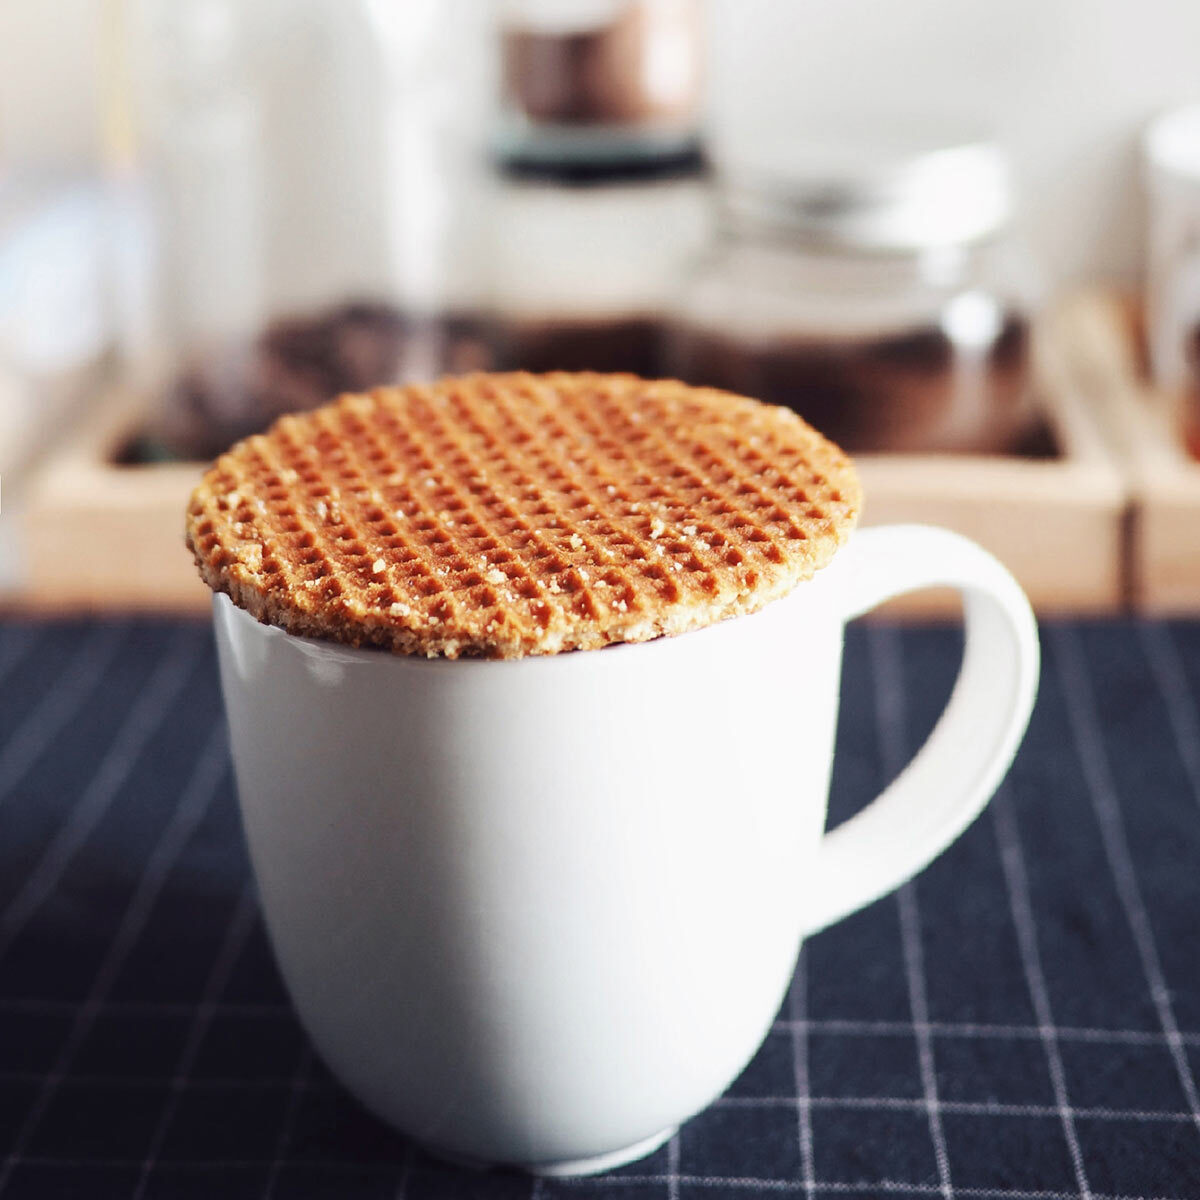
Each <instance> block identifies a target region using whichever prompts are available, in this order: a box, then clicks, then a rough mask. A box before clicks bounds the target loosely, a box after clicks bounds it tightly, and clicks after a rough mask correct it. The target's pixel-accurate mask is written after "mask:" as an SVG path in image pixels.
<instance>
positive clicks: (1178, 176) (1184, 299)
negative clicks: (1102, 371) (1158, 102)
mask: <svg viewBox="0 0 1200 1200" xmlns="http://www.w3.org/2000/svg"><path fill="white" fill-rule="evenodd" d="M1142 149H1143V157H1144V161H1145V174H1146V190H1147V193H1148V199H1149V204H1148V216H1149V222H1150V223H1149V229H1148V235H1147V239H1146V243H1147V251H1148V254H1147V279H1146V318H1147V320H1146V328H1147V340H1148V346H1149V351H1150V368H1151V371H1152V373H1153V375H1154V381H1155V382H1156V383H1157V384H1158V385H1159V387H1160V388H1162V389H1163V391H1164V392H1165V394H1166V396H1167V397H1168V400H1169V403H1170V405H1171V408H1172V412H1171V417H1172V419H1173V421H1174V423H1175V424H1176V427H1177V428H1178V429H1179V431H1180V434H1181V436H1182V439H1183V442H1184V444H1185V445H1186V447H1187V448H1188V450H1189V451H1190V452H1191V454H1192V455H1193V456H1194V457H1196V458H1198V459H1200V105H1195V104H1193V105H1189V106H1187V107H1186V108H1180V109H1175V110H1173V111H1171V112H1168V113H1164V114H1163V115H1162V116H1160V117H1158V118H1156V119H1155V120H1154V121H1153V122H1151V124H1150V126H1149V128H1148V129H1147V130H1146V135H1145V137H1144V139H1143V144H1142Z"/></svg>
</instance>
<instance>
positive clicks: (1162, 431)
mask: <svg viewBox="0 0 1200 1200" xmlns="http://www.w3.org/2000/svg"><path fill="white" fill-rule="evenodd" d="M1054 335H1055V339H1056V341H1057V342H1058V344H1059V346H1060V347H1061V350H1062V354H1063V356H1064V359H1065V361H1066V366H1067V369H1068V370H1069V372H1070V373H1071V375H1072V378H1073V380H1074V386H1075V387H1076V388H1077V389H1079V390H1081V391H1083V392H1085V393H1086V394H1087V395H1089V396H1090V397H1092V399H1093V406H1094V409H1095V412H1096V414H1097V416H1098V418H1099V420H1100V422H1101V425H1102V428H1103V430H1104V432H1105V434H1106V436H1107V438H1108V441H1109V444H1110V446H1111V448H1112V450H1113V453H1114V455H1115V456H1116V458H1117V460H1118V462H1119V464H1120V465H1121V467H1122V470H1123V471H1124V473H1125V477H1126V479H1127V480H1128V483H1129V488H1130V493H1131V496H1132V500H1133V515H1132V521H1131V527H1130V538H1131V545H1130V564H1129V577H1130V593H1131V600H1132V602H1133V604H1134V606H1135V607H1136V608H1138V609H1139V610H1141V611H1143V612H1146V613H1154V614H1160V615H1168V614H1193V615H1194V614H1196V613H1200V463H1198V462H1196V461H1195V459H1193V458H1191V457H1190V456H1189V455H1188V454H1187V451H1186V450H1185V449H1184V446H1183V441H1182V439H1181V438H1180V436H1179V434H1178V431H1177V428H1176V425H1175V421H1174V420H1173V417H1172V413H1171V403H1170V398H1169V397H1168V396H1167V395H1166V394H1164V393H1163V392H1162V391H1160V390H1158V389H1156V388H1155V387H1154V386H1153V385H1152V384H1151V383H1150V382H1149V380H1148V379H1147V377H1146V366H1145V355H1144V353H1143V350H1142V341H1143V339H1142V313H1141V307H1140V304H1139V303H1137V301H1136V300H1134V299H1131V298H1130V297H1128V296H1122V295H1119V294H1117V293H1112V292H1096V293H1089V294H1086V295H1081V296H1079V297H1076V298H1075V299H1074V300H1073V301H1072V302H1071V303H1070V304H1066V305H1064V306H1063V307H1062V308H1061V309H1060V311H1059V312H1058V314H1057V318H1056V328H1055V334H1054Z"/></svg>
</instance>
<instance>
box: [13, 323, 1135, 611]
mask: <svg viewBox="0 0 1200 1200" xmlns="http://www.w3.org/2000/svg"><path fill="white" fill-rule="evenodd" d="M1043 341H1044V339H1043ZM1037 363H1038V366H1037V370H1038V377H1039V380H1040V384H1039V387H1040V390H1041V392H1042V394H1043V395H1044V407H1045V411H1046V413H1047V416H1048V419H1049V421H1050V424H1051V426H1052V429H1053V432H1054V434H1055V437H1056V440H1057V442H1058V444H1059V445H1060V446H1061V447H1062V450H1063V453H1062V455H1061V457H1058V458H1053V459H1020V458H1009V457H1001V456H997V457H967V456H962V457H946V456H928V457H915V456H884V455H864V456H860V457H859V458H858V464H859V467H860V470H861V472H862V478H863V485H864V489H865V491H866V495H867V507H866V511H865V515H864V519H865V523H867V524H886V523H892V522H898V521H918V522H927V523H931V524H936V525H945V526H948V527H950V528H952V529H956V530H958V531H959V532H961V533H964V534H966V535H967V536H968V537H971V538H974V539H975V540H976V541H978V542H980V543H981V544H982V545H984V546H986V547H987V548H988V549H989V550H991V551H992V552H993V553H994V554H995V555H996V556H997V557H999V558H1000V559H1001V560H1002V561H1003V562H1005V563H1006V564H1007V565H1008V566H1009V567H1010V568H1011V569H1012V570H1013V572H1014V573H1015V574H1016V576H1017V578H1018V579H1020V581H1021V582H1022V584H1023V585H1024V587H1025V589H1026V591H1027V592H1028V593H1029V595H1030V598H1031V599H1032V600H1033V602H1034V604H1035V605H1036V606H1037V607H1038V608H1039V610H1041V611H1043V612H1088V613H1102V612H1109V611H1113V610H1115V609H1117V608H1119V607H1120V606H1121V604H1122V602H1123V599H1124V594H1125V583H1124V578H1123V571H1122V551H1123V539H1124V524H1125V510H1126V490H1125V487H1124V484H1123V481H1122V477H1121V474H1120V472H1119V470H1118V468H1117V466H1116V463H1115V461H1114V459H1113V457H1112V455H1111V453H1110V451H1109V449H1108V446H1107V445H1106V442H1105V439H1104V438H1103V436H1102V435H1101V433H1100V430H1099V428H1098V427H1097V425H1096V423H1095V422H1094V420H1093V419H1092V416H1091V413H1090V412H1089V410H1088V406H1087V404H1086V403H1085V402H1084V400H1083V398H1082V395H1081V393H1080V390H1079V388H1078V385H1077V383H1076V382H1075V380H1074V378H1073V377H1072V375H1071V374H1070V372H1068V371H1067V370H1066V369H1065V367H1064V363H1063V359H1062V356H1061V354H1059V353H1058V351H1057V349H1056V348H1055V347H1053V346H1050V345H1045V344H1042V345H1039V347H1038V354H1037ZM140 415H141V414H140V413H139V411H138V408H137V406H136V405H135V404H134V403H132V402H131V401H129V400H128V399H123V398H121V397H120V396H111V397H109V398H108V399H106V400H105V401H104V402H103V403H100V404H98V405H97V407H96V409H95V410H94V412H93V414H92V416H91V419H90V420H89V421H88V422H87V423H86V424H85V425H84V426H82V427H81V428H79V429H78V430H77V432H76V433H75V434H74V435H73V436H72V437H71V439H70V440H69V441H68V442H67V443H66V444H65V445H63V446H62V448H61V449H60V451H59V453H58V454H57V455H56V456H55V457H54V458H53V459H52V461H50V462H48V463H47V465H46V467H45V468H44V470H43V471H42V472H41V474H40V476H39V477H37V478H36V479H34V480H33V481H32V483H31V486H30V494H29V504H28V511H27V517H26V519H27V535H28V536H27V542H28V563H27V567H28V574H27V594H26V597H25V602H26V603H27V605H28V606H30V607H33V608H37V609H43V610H44V609H53V610H75V609H96V608H106V609H127V610H130V609H132V610H140V611H158V612H197V611H202V610H204V609H205V608H206V606H207V604H208V590H207V588H205V587H204V586H203V585H202V584H201V583H200V582H199V579H198V578H197V576H196V572H195V568H194V567H193V566H192V563H191V559H190V555H189V554H188V552H187V551H186V549H185V548H184V545H183V534H182V528H183V510H184V504H185V502H186V499H187V496H188V493H189V491H190V489H191V488H192V486H193V484H194V483H195V481H196V479H197V477H198V476H199V474H200V471H201V467H200V465H199V464H173V465H155V466H118V465H115V464H114V463H113V457H114V454H115V452H116V450H117V448H118V447H119V446H120V445H121V444H123V443H124V441H125V440H126V439H127V438H128V437H129V435H130V434H131V433H132V432H133V431H135V430H136V429H137V427H138V424H139V419H140ZM955 607H956V601H955V600H954V599H953V597H952V596H950V595H947V594H939V593H927V594H922V595H919V596H914V597H911V598H907V599H906V600H905V601H903V602H902V603H901V604H899V605H898V606H897V607H896V608H895V609H894V610H893V611H899V612H903V613H906V614H914V615H929V614H939V613H948V612H952V611H954V609H955Z"/></svg>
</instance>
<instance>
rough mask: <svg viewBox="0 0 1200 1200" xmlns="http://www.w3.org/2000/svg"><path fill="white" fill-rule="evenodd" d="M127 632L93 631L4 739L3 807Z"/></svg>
mask: <svg viewBox="0 0 1200 1200" xmlns="http://www.w3.org/2000/svg"><path fill="white" fill-rule="evenodd" d="M126 632H127V628H126V627H125V626H124V625H105V626H101V627H100V628H98V629H95V630H93V631H92V632H91V633H90V634H89V635H88V637H87V638H86V640H85V641H84V642H83V644H82V645H81V646H80V647H79V649H78V650H76V652H75V654H74V655H73V657H72V659H71V663H70V665H69V666H68V667H67V668H66V670H65V671H63V673H62V674H61V675H60V676H59V677H58V679H57V680H56V681H55V683H54V686H53V687H51V688H48V689H47V690H46V691H45V692H44V693H43V694H42V696H41V697H40V698H39V700H38V702H37V703H36V704H35V705H34V706H33V708H31V709H30V710H29V711H28V712H27V713H26V714H25V719H24V720H23V721H22V722H21V723H20V724H19V725H18V726H17V727H16V729H14V730H13V731H12V733H11V734H9V736H8V737H7V738H6V739H5V742H4V745H3V747H0V806H3V804H4V802H5V801H6V800H7V799H8V798H9V797H10V796H11V795H12V794H13V792H14V790H15V789H16V786H17V784H19V783H20V782H21V780H22V779H24V778H25V775H26V774H27V772H28V771H29V769H30V767H32V766H33V764H34V763H35V762H37V760H38V759H39V758H40V757H41V756H42V754H44V753H45V751H46V749H47V748H48V747H49V746H50V744H51V743H52V742H53V741H54V738H55V736H56V735H57V734H58V733H59V732H60V731H61V730H62V729H63V728H64V727H65V726H66V724H67V722H68V721H70V719H71V718H72V717H73V716H74V715H75V713H76V712H78V710H79V709H80V707H81V706H82V705H83V703H84V701H85V700H87V698H88V697H89V696H90V695H91V694H92V691H93V690H94V689H95V688H96V686H97V685H98V684H99V682H100V680H101V679H102V678H103V677H104V672H105V670H106V669H107V668H108V664H109V663H110V662H112V660H113V658H114V657H115V655H116V653H117V648H118V647H119V645H120V643H121V640H122V639H123V638H124V636H125V634H126Z"/></svg>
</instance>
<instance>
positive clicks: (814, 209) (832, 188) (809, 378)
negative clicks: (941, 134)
mask: <svg viewBox="0 0 1200 1200" xmlns="http://www.w3.org/2000/svg"><path fill="white" fill-rule="evenodd" d="M763 164H766V165H765V166H764V165H763ZM719 189H720V198H719V218H718V220H719V231H718V236H717V238H716V240H715V242H714V244H713V245H712V246H711V247H710V249H709V250H708V252H707V253H706V254H705V255H704V256H703V257H702V258H701V259H700V260H699V261H698V262H697V263H696V265H695V266H694V268H693V271H692V273H691V275H690V277H689V280H688V282H687V284H686V285H685V287H684V289H683V291H682V295H681V298H680V300H679V303H678V305H677V308H676V314H675V320H674V326H673V330H672V333H671V336H670V350H669V361H668V366H669V368H670V369H671V371H672V373H674V374H676V375H678V376H679V378H681V379H684V380H686V381H688V382H690V383H697V384H707V385H712V386H717V387H723V388H727V389H729V390H732V391H736V392H741V393H744V394H746V395H750V396H755V397H757V398H758V399H761V400H766V401H768V402H770V403H774V404H782V405H786V406H787V407H789V408H792V409H794V410H795V411H797V412H799V413H800V414H801V415H802V416H803V417H804V418H805V419H806V420H808V421H809V422H810V423H811V424H812V425H813V426H814V427H815V428H817V429H819V430H820V431H821V432H822V433H824V434H826V435H827V436H829V437H830V438H832V439H833V440H834V441H836V442H838V443H839V444H840V445H842V446H843V447H844V448H845V449H846V450H848V451H851V452H863V451H902V452H907V453H914V452H915V453H923V452H934V451H954V452H969V453H1009V452H1021V451H1022V450H1023V449H1026V448H1028V449H1030V450H1031V451H1032V448H1033V438H1034V430H1035V424H1036V413H1035V410H1034V406H1033V402H1032V392H1031V387H1030V362H1029V360H1030V352H1029V340H1030V338H1029V332H1030V313H1031V309H1032V302H1033V295H1034V286H1033V283H1032V279H1031V276H1030V272H1029V270H1028V268H1027V267H1026V266H1025V264H1024V263H1023V260H1022V257H1021V256H1020V255H1019V254H1017V253H1016V252H1015V251H1014V250H1013V247H1012V245H1011V244H1010V243H1009V241H1008V239H1007V238H1006V237H1005V233H1006V231H1007V226H1008V220H1009V211H1010V203H1009V185H1008V173H1007V167H1006V163H1005V161H1004V158H1003V156H1002V155H1001V154H1000V152H999V151H998V150H997V149H996V148H995V147H994V146H992V145H990V144H988V143H978V142H976V143H959V144H955V143H949V144H944V145H943V144H939V143H937V142H934V143H933V144H932V145H926V146H922V147H919V148H917V149H911V148H906V149H904V150H902V151H895V150H892V151H888V152H884V151H881V150H879V149H878V148H870V149H861V148H859V147H857V146H855V145H853V144H852V143H849V142H846V143H843V144H841V145H840V146H838V147H837V148H836V149H833V150H829V151H819V150H816V149H812V150H810V151H809V152H808V156H807V157H802V158H797V157H796V156H795V155H793V154H791V153H790V152H788V153H782V154H764V155H762V156H761V157H760V158H759V159H758V160H757V162H756V163H754V164H746V163H742V164H736V163H728V164H726V165H725V167H724V168H723V170H722V174H721V180H720V182H719Z"/></svg>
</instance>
